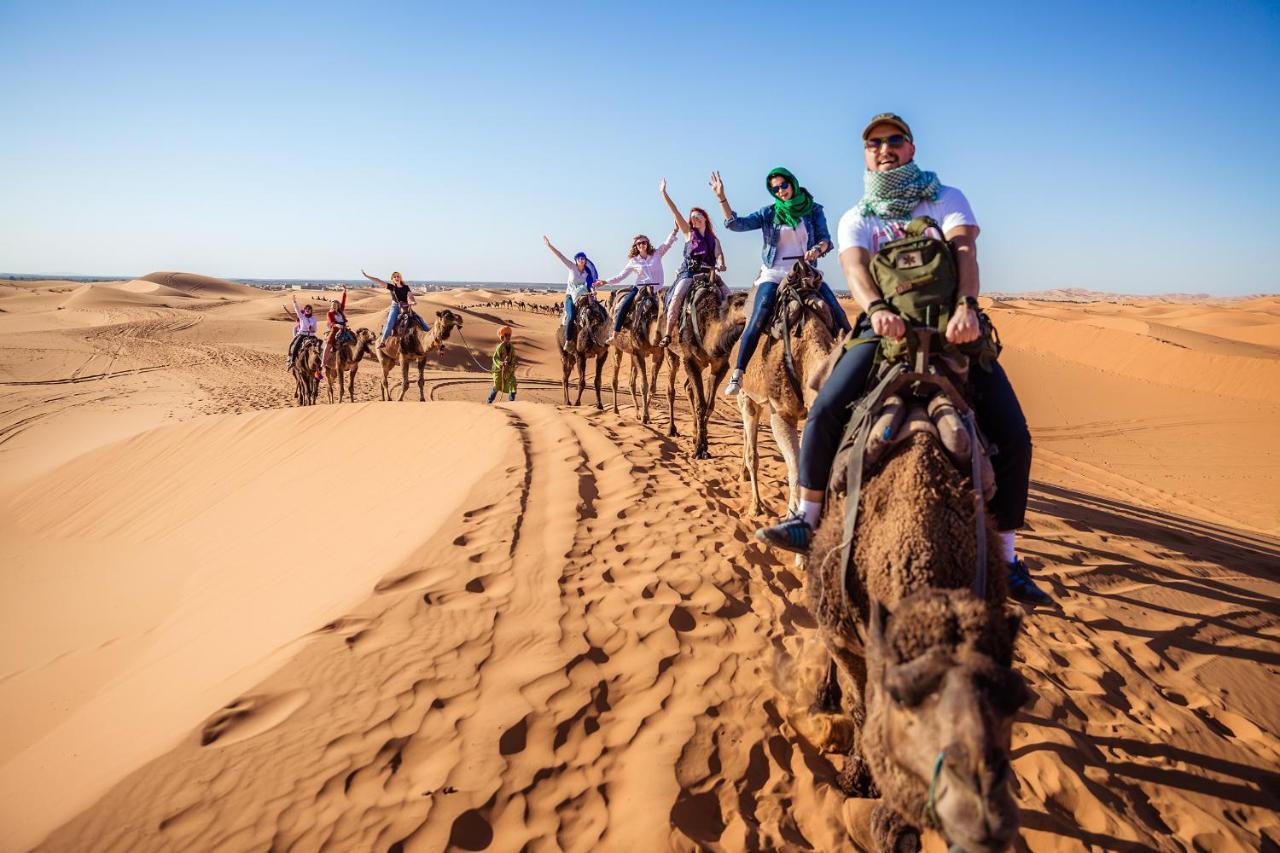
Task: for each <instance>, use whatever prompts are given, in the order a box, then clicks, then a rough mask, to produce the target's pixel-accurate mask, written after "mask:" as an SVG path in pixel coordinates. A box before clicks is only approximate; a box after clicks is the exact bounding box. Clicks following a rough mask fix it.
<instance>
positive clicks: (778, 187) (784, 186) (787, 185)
mask: <svg viewBox="0 0 1280 853" xmlns="http://www.w3.org/2000/svg"><path fill="white" fill-rule="evenodd" d="M789 189H791V182H790V181H788V180H786V179H783V181H782V183H780V184H774V185H773V186H771V187H769V192H771V193H773V194H774V195H777V194H778V193H780V192H782V191H783V190H789Z"/></svg>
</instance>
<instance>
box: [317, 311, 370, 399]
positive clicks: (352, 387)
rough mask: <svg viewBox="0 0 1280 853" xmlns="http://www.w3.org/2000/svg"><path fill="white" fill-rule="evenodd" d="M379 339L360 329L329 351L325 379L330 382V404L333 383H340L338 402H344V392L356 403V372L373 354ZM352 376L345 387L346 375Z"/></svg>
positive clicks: (338, 341) (335, 344)
mask: <svg viewBox="0 0 1280 853" xmlns="http://www.w3.org/2000/svg"><path fill="white" fill-rule="evenodd" d="M376 340H377V338H376V337H375V336H374V334H373V332H371V331H369V330H368V329H358V330H357V331H356V333H355V334H354V335H353V336H351V337H349V338H346V339H345V340H343V339H342V338H341V336H340V337H339V339H337V340H335V341H334V344H333V346H332V347H331V348H330V350H329V360H328V362H326V363H325V366H324V375H325V378H326V379H328V380H329V402H330V403H332V402H333V382H334V380H335V379H336V380H337V381H338V402H339V403H341V402H342V397H343V392H344V391H345V392H346V397H347V399H348V400H350V401H351V402H353V403H354V402H355V401H356V371H357V370H358V369H359V368H360V361H361V360H362V359H363V358H364V357H365V356H367V355H372V354H373V345H374V342H375V341H376ZM348 373H350V374H351V379H350V381H349V383H348V384H347V385H346V387H344V376H345V374H348Z"/></svg>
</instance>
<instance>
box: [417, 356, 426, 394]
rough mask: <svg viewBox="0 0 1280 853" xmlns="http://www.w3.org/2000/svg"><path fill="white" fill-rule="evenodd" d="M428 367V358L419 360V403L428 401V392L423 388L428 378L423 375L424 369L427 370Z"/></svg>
mask: <svg viewBox="0 0 1280 853" xmlns="http://www.w3.org/2000/svg"><path fill="white" fill-rule="evenodd" d="M426 369H427V360H426V359H425V358H424V359H422V360H421V361H419V362H418V402H419V403H425V402H427V392H426V391H425V390H423V386H424V384H425V383H426V379H424V378H423V376H422V373H423V371H425V370H426Z"/></svg>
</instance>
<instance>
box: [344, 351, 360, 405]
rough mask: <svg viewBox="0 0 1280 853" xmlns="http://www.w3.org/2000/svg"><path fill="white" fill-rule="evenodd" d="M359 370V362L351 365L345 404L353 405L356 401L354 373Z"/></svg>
mask: <svg viewBox="0 0 1280 853" xmlns="http://www.w3.org/2000/svg"><path fill="white" fill-rule="evenodd" d="M359 368H360V362H358V361H357V362H356V363H355V364H353V365H351V387H349V388H348V389H347V402H349V403H354V402H355V401H356V371H357V370H359Z"/></svg>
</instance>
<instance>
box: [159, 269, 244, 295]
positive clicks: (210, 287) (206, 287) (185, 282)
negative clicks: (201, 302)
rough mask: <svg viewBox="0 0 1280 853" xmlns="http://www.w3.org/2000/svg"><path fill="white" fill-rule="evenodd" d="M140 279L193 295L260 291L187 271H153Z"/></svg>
mask: <svg viewBox="0 0 1280 853" xmlns="http://www.w3.org/2000/svg"><path fill="white" fill-rule="evenodd" d="M141 280H142V281H150V282H154V283H155V284H159V285H162V286H164V287H167V288H170V289H172V290H176V291H180V292H182V293H189V294H191V295H193V296H205V297H249V296H255V295H260V294H261V293H262V291H260V290H258V289H257V288H256V287H250V286H249V285H247V284H236V283H235V282H231V281H227V280H226V279H221V278H213V277H211V276H207V275H196V274H194V273H189V272H153V273H148V274H147V275H144V276H142V279H141Z"/></svg>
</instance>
